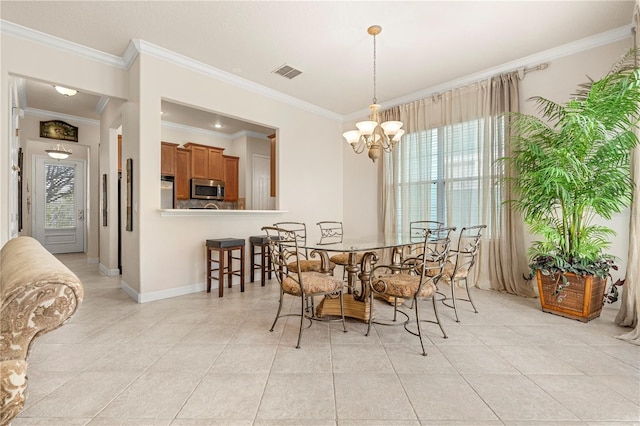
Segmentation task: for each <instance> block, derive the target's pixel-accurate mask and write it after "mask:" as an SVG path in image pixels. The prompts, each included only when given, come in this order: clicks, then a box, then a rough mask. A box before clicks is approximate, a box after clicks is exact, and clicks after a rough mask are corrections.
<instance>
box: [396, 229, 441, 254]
mask: <svg viewBox="0 0 640 426" xmlns="http://www.w3.org/2000/svg"><path fill="white" fill-rule="evenodd" d="M443 226H444V223H442V222H438V221H436V220H415V221H413V222H410V223H409V235H410V236H411V239H412V240H414V239H415V240H416V241H419V242H418V243H416V244H411V245H408V246H404V247H398V248H396V251H395V252H394V253H393V256H394V258H395V259H396V261H397V262H398V263H402V262H403V261H404V260H405V259H407V258H409V257H415V256H417V255H418V254H420V253H419V251H420V250H421V248H422V242H423V239H424V237H426V233H427V231H429V230H433V229H437V228H442V227H443Z"/></svg>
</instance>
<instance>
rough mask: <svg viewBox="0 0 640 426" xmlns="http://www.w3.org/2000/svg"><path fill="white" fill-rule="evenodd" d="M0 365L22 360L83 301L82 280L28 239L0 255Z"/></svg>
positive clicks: (15, 242) (12, 244)
mask: <svg viewBox="0 0 640 426" xmlns="http://www.w3.org/2000/svg"><path fill="white" fill-rule="evenodd" d="M0 271H1V272H0V274H1V275H0V361H5V360H11V359H23V360H24V359H26V357H27V354H28V350H29V346H30V344H31V342H32V341H33V339H34V338H35V337H36V336H38V335H40V334H44V333H47V332H49V331H52V330H55V329H56V328H58V327H60V326H61V325H62V324H63V323H64V322H65V321H66V320H67V319H68V318H69V317H70V316H71V315H72V314H73V313H74V312H75V310H76V308H77V306H78V305H79V304H80V302H82V298H83V295H84V291H83V288H82V283H81V282H80V279H78V277H77V276H76V275H75V274H74V273H73V272H71V271H70V270H69V268H67V267H66V266H65V265H63V264H62V263H61V262H60V261H59V260H58V259H56V258H55V256H53V255H52V254H51V253H49V252H48V251H47V250H46V249H45V248H44V247H42V245H41V244H40V243H39V242H38V241H37V240H35V239H34V238H31V237H18V238H14V239H12V240H9V241H8V242H7V243H6V244H5V245H4V247H2V250H1V251H0Z"/></svg>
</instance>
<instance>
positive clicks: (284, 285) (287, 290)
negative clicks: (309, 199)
mask: <svg viewBox="0 0 640 426" xmlns="http://www.w3.org/2000/svg"><path fill="white" fill-rule="evenodd" d="M262 230H263V231H265V232H266V233H267V237H268V239H269V254H270V256H271V262H272V264H273V266H274V270H275V271H274V272H275V275H276V278H277V280H278V283H279V284H280V300H279V303H278V312H277V313H276V318H275V320H274V321H273V325H272V326H271V329H270V330H269V331H273V329H274V328H275V326H276V323H277V322H278V319H280V318H282V317H287V316H299V317H300V329H299V331H298V343H297V345H296V348H300V341H301V339H302V331H303V329H304V328H308V327H310V326H311V324H312V323H313V321H314V320H315V321H327V320H326V319H320V318H318V317H316V316H315V315H314V311H313V309H312V310H311V313H310V314H309V310H308V309H307V306H308V299H313V298H314V297H324V296H327V297H338V298H339V299H340V319H339V320H329V321H342V328H343V330H344V332H345V333H346V332H347V326H346V324H345V320H344V300H343V289H344V282H343V281H342V280H341V279H339V278H335V277H333V276H332V275H327V274H323V273H320V272H314V271H306V272H303V271H302V269H303V268H302V266H301V261H302V260H303V258H304V249H301V248H300V247H298V237H297V235H296V233H295V231H289V230H286V229H283V228H279V227H275V226H265V227H263V228H262ZM291 265H296V267H295V268H292V267H291ZM285 294H289V295H291V296H295V297H299V298H300V312H299V313H282V304H283V301H284V295H285ZM305 319H306V320H308V321H309V325H308V326H307V327H304V322H305Z"/></svg>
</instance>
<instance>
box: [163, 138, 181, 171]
mask: <svg viewBox="0 0 640 426" xmlns="http://www.w3.org/2000/svg"><path fill="white" fill-rule="evenodd" d="M177 149H178V145H177V144H175V143H169V142H162V143H161V145H160V174H161V175H163V176H175V175H176V153H177Z"/></svg>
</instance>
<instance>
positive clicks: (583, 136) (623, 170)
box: [505, 50, 640, 322]
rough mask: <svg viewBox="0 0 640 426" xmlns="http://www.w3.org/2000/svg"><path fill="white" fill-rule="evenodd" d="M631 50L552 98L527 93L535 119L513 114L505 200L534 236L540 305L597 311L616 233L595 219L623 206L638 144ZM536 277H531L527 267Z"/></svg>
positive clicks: (638, 97) (638, 90)
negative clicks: (561, 97) (570, 93)
mask: <svg viewBox="0 0 640 426" xmlns="http://www.w3.org/2000/svg"><path fill="white" fill-rule="evenodd" d="M637 58H638V51H637V50H631V51H629V52H628V53H627V54H626V55H624V56H623V57H622V58H621V59H620V60H619V61H618V62H617V63H616V64H615V65H614V66H613V67H612V68H611V70H610V71H609V72H608V73H607V74H606V75H605V76H604V77H602V78H601V79H600V80H597V81H593V80H591V81H589V82H588V83H585V84H582V85H580V86H579V88H578V92H577V93H576V94H575V97H574V98H573V99H571V100H570V101H568V102H567V103H565V104H558V103H555V102H552V101H550V100H548V99H544V98H542V97H534V98H532V100H533V101H534V102H535V103H536V106H537V107H538V111H539V113H540V117H538V116H533V115H527V114H520V113H515V114H513V115H512V116H511V118H512V121H511V123H512V127H511V128H512V135H513V139H512V143H513V145H512V146H513V148H512V153H511V155H510V156H508V157H506V158H505V160H506V163H507V165H508V166H511V167H512V171H513V175H512V177H511V178H509V179H508V180H509V182H510V184H511V185H512V188H513V190H514V199H513V200H509V202H510V203H511V205H512V206H513V207H514V208H515V209H516V210H518V211H520V212H522V213H523V217H524V221H525V223H526V224H527V225H528V226H529V228H530V231H531V232H533V233H534V234H537V235H539V236H540V237H541V239H540V240H539V241H535V242H534V243H533V245H532V246H531V247H530V249H529V256H530V260H531V263H530V267H531V271H532V273H533V274H535V275H536V277H537V281H538V289H539V292H540V302H541V305H542V310H543V311H545V312H552V313H555V314H558V315H562V316H565V317H569V318H573V319H578V320H581V321H584V322H586V321H589V320H591V319H593V318H596V317H598V316H599V315H600V311H601V310H602V305H603V303H604V293H605V291H606V285H607V284H606V281H607V278H608V277H610V275H609V271H610V269H612V268H613V269H616V267H615V265H614V257H613V256H611V255H609V254H607V253H606V249H607V248H608V247H609V240H608V238H609V237H611V236H612V235H614V234H615V233H614V231H613V230H612V229H610V228H607V227H605V226H601V225H598V224H595V223H594V222H593V220H594V218H595V217H596V216H600V217H602V218H605V219H611V217H612V215H613V214H615V213H619V212H621V211H622V210H623V209H624V208H626V207H627V206H629V205H630V203H631V198H632V190H633V185H634V182H633V180H632V178H631V176H630V168H629V158H630V154H631V151H632V149H633V148H634V147H635V146H636V145H637V144H638V138H637V136H636V134H635V133H634V130H635V129H636V128H637V127H638V120H639V118H640V71H639V70H638V67H637ZM532 276H533V275H532Z"/></svg>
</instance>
